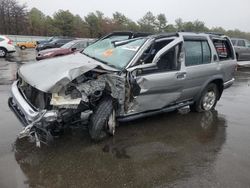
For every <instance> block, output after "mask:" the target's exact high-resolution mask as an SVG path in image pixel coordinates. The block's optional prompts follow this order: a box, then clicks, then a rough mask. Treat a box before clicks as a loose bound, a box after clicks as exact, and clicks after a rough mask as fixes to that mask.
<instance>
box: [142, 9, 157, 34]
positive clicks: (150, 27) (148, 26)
mask: <svg viewBox="0 0 250 188" xmlns="http://www.w3.org/2000/svg"><path fill="white" fill-rule="evenodd" d="M138 24H139V26H140V30H141V31H143V32H151V33H154V32H155V31H156V18H155V16H154V15H153V13H152V12H150V11H149V12H147V13H146V14H145V15H144V16H143V17H142V18H141V19H140V20H139V21H138Z"/></svg>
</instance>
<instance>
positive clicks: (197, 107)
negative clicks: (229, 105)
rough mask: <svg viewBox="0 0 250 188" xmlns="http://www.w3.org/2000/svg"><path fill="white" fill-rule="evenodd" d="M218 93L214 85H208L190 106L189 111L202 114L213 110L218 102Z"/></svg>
mask: <svg viewBox="0 0 250 188" xmlns="http://www.w3.org/2000/svg"><path fill="white" fill-rule="evenodd" d="M218 96H219V92H218V88H217V86H216V84H214V83H211V84H209V85H208V86H207V87H206V88H205V89H204V91H203V92H202V94H201V97H200V98H199V99H198V100H197V101H196V102H195V103H194V104H192V105H190V110H191V111H194V112H203V111H210V110H213V109H214V107H215V106H216V103H217V100H218Z"/></svg>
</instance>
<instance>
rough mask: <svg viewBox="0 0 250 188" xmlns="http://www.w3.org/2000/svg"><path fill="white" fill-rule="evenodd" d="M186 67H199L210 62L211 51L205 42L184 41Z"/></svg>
mask: <svg viewBox="0 0 250 188" xmlns="http://www.w3.org/2000/svg"><path fill="white" fill-rule="evenodd" d="M184 47H185V55H186V58H185V63H186V66H193V65H201V64H207V63H210V62H211V50H210V47H209V45H208V43H207V41H185V43H184Z"/></svg>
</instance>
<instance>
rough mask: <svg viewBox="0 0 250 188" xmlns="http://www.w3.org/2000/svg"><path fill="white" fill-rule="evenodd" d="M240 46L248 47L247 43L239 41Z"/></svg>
mask: <svg viewBox="0 0 250 188" xmlns="http://www.w3.org/2000/svg"><path fill="white" fill-rule="evenodd" d="M238 46H242V47H245V46H246V43H245V41H244V40H239V41H238Z"/></svg>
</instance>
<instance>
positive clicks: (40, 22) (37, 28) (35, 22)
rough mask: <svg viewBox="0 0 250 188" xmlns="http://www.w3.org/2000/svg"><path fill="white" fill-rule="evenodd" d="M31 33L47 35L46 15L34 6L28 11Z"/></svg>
mask: <svg viewBox="0 0 250 188" xmlns="http://www.w3.org/2000/svg"><path fill="white" fill-rule="evenodd" d="M28 18H29V24H30V25H29V28H30V34H32V35H46V27H45V23H46V17H45V15H44V14H43V13H42V12H41V11H40V10H38V9H37V8H32V9H31V10H30V11H29V13H28Z"/></svg>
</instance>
